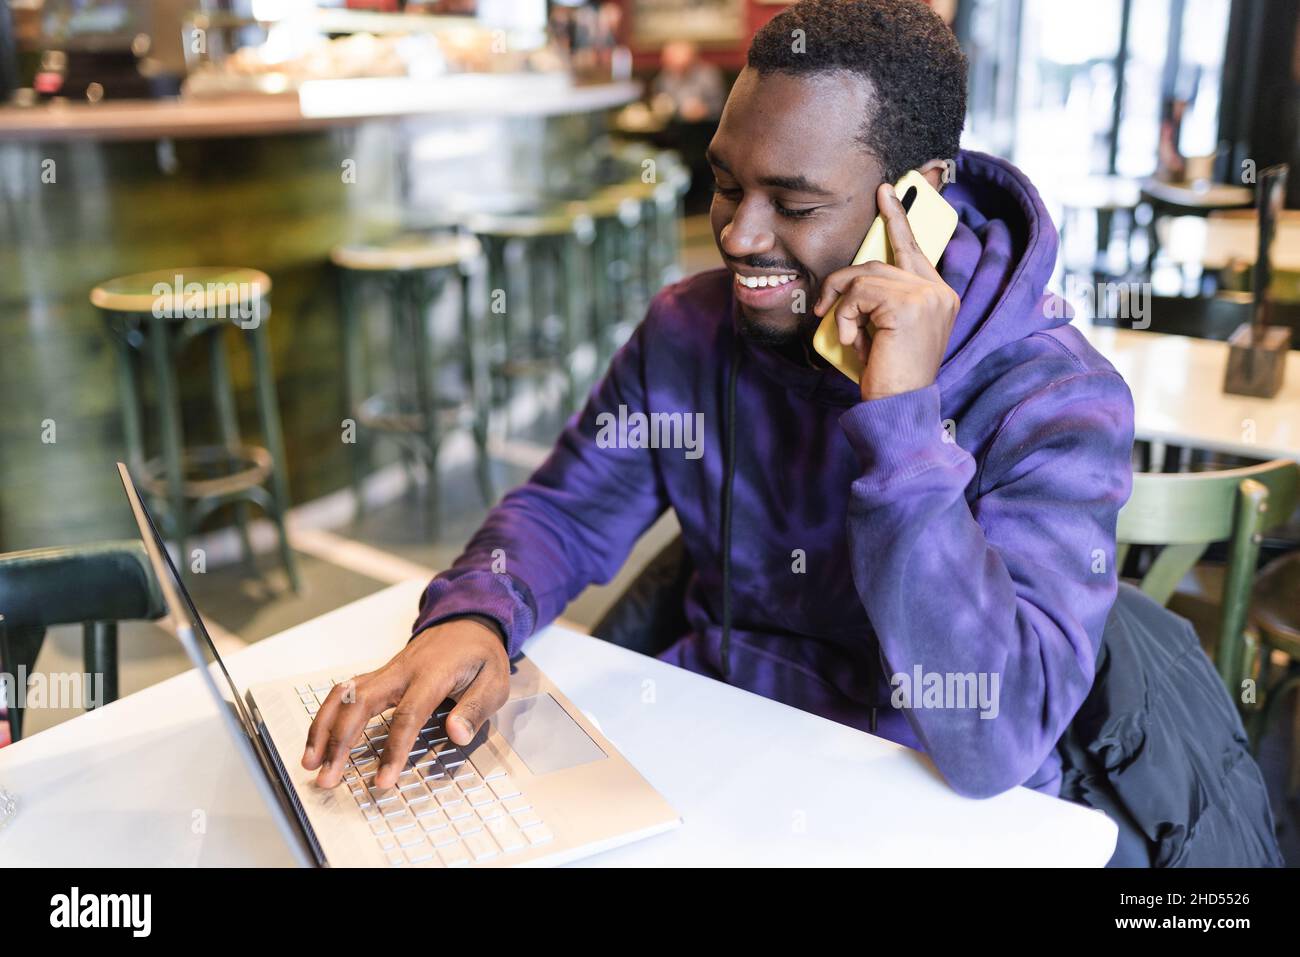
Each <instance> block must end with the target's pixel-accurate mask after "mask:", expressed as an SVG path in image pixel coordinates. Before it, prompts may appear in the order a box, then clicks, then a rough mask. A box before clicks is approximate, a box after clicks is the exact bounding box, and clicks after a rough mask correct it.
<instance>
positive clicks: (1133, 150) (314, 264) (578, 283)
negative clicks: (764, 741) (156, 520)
mask: <svg viewBox="0 0 1300 957" xmlns="http://www.w3.org/2000/svg"><path fill="white" fill-rule="evenodd" d="M933 5H934V6H935V7H936V8H937V9H938V10H939V12H940V13H941V14H942V15H943V16H944V17H945V18H946V19H947V20H948V21H949V22H950V23H951V24H952V26H953V29H954V31H955V32H956V34H957V36H958V38H959V39H960V41H961V43H962V45H963V47H964V48H965V50H966V52H967V54H968V57H969V61H970V85H969V113H968V119H967V126H966V131H965V136H964V145H965V147H966V148H968V149H979V150H984V151H987V152H991V153H995V154H998V155H1001V156H1006V157H1008V158H1010V159H1011V160H1013V161H1014V162H1015V163H1017V164H1019V165H1020V166H1021V167H1022V168H1023V169H1024V170H1025V171H1026V172H1027V173H1028V174H1029V176H1030V178H1031V179H1032V180H1033V182H1034V183H1035V184H1036V185H1037V186H1038V188H1039V190H1040V191H1041V192H1042V194H1043V197H1044V199H1045V200H1046V201H1047V203H1048V206H1049V208H1050V209H1051V211H1052V215H1053V217H1054V220H1055V223H1056V226H1057V227H1058V229H1059V230H1060V234H1061V255H1060V261H1059V265H1058V269H1057V274H1056V276H1055V278H1054V280H1053V286H1054V288H1055V289H1056V290H1057V291H1059V292H1061V293H1062V294H1064V295H1065V297H1066V298H1067V299H1068V300H1069V301H1070V302H1071V303H1072V304H1073V306H1074V308H1075V311H1076V320H1075V321H1076V322H1078V323H1079V324H1080V325H1081V326H1082V327H1083V328H1085V329H1086V330H1087V334H1088V335H1089V337H1090V338H1091V339H1092V341H1093V342H1094V343H1095V344H1096V345H1097V347H1098V348H1099V349H1100V350H1101V351H1102V353H1103V354H1105V355H1106V356H1107V357H1108V358H1109V359H1110V360H1111V361H1112V362H1113V363H1114V364H1115V366H1116V367H1117V368H1118V369H1119V370H1120V372H1121V373H1122V374H1123V375H1124V376H1125V378H1126V379H1127V380H1128V382H1129V385H1130V387H1131V389H1132V390H1133V394H1134V399H1135V404H1136V409H1137V432H1138V435H1137V438H1138V441H1137V443H1136V444H1135V448H1134V470H1135V474H1136V476H1137V477H1136V478H1135V490H1134V500H1133V502H1132V503H1131V504H1130V506H1129V508H1128V509H1127V510H1126V513H1125V516H1123V517H1122V519H1121V527H1120V538H1121V540H1122V542H1123V543H1124V546H1125V547H1124V548H1123V550H1122V555H1121V557H1122V560H1123V562H1124V564H1123V567H1122V572H1123V574H1124V575H1125V576H1126V577H1129V578H1132V579H1134V580H1139V581H1141V582H1142V583H1143V587H1144V588H1146V590H1148V591H1149V592H1150V593H1151V594H1153V595H1155V596H1157V597H1158V598H1159V599H1160V600H1161V601H1164V602H1166V603H1168V604H1169V605H1170V606H1171V607H1173V608H1175V610H1177V611H1179V612H1180V613H1181V614H1184V615H1186V616H1187V617H1188V618H1190V619H1191V620H1192V621H1193V623H1194V624H1195V626H1196V628H1197V631H1198V633H1199V635H1200V637H1201V639H1202V643H1203V645H1204V647H1205V650H1206V654H1208V655H1210V656H1211V657H1212V658H1213V659H1214V660H1215V662H1216V665H1217V666H1218V668H1219V671H1220V673H1221V674H1222V675H1223V677H1224V680H1225V682H1226V683H1227V684H1228V687H1229V689H1230V690H1231V691H1232V692H1233V695H1234V697H1235V698H1241V699H1243V700H1242V709H1243V716H1244V717H1245V719H1246V724H1247V727H1248V728H1249V729H1250V731H1251V733H1252V735H1253V737H1254V743H1255V746H1256V747H1257V748H1258V749H1259V752H1260V755H1261V762H1262V764H1263V766H1264V768H1265V772H1266V775H1267V776H1268V779H1269V783H1270V787H1271V788H1272V789H1273V798H1274V807H1275V809H1276V811H1277V813H1278V816H1279V820H1280V822H1281V824H1282V826H1283V829H1284V841H1285V842H1287V843H1285V844H1284V846H1285V848H1286V850H1287V853H1288V854H1289V856H1290V861H1291V863H1292V864H1293V865H1294V864H1300V839H1298V838H1297V826H1298V825H1300V803H1297V800H1298V797H1300V759H1297V757H1296V756H1295V748H1296V742H1297V741H1298V740H1300V735H1297V733H1296V727H1297V725H1296V722H1297V715H1296V707H1295V704H1294V700H1295V697H1296V694H1295V689H1296V686H1297V684H1300V666H1298V665H1297V661H1300V549H1298V546H1300V521H1297V520H1296V515H1295V507H1296V497H1297V488H1298V487H1300V481H1298V479H1297V463H1300V366H1298V365H1297V362H1296V360H1295V351H1294V350H1295V348H1297V347H1300V335H1296V327H1297V317H1298V316H1300V212H1297V211H1296V210H1297V207H1300V16H1298V14H1300V0H1088V2H1061V0H934V3H933ZM782 6H783V4H782V3H781V2H780V0H604V2H594V0H405V2H403V0H346V2H344V0H156V2H132V0H0V410H2V413H0V615H4V616H5V618H6V620H5V622H4V623H3V627H2V629H0V636H2V641H3V643H2V644H0V658H3V666H2V667H3V669H5V670H9V671H12V670H14V669H15V668H16V667H17V665H19V664H27V665H29V666H31V665H33V663H34V665H35V669H36V670H37V671H50V672H53V671H76V672H80V671H82V670H83V668H84V670H86V671H90V672H97V671H102V672H103V673H104V674H105V676H106V687H107V696H108V697H109V698H110V699H111V698H112V697H114V696H119V695H125V694H128V693H130V692H132V691H134V690H138V689H139V688H141V687H144V686H147V685H150V684H153V683H155V682H157V681H160V680H162V679H164V678H166V677H168V676H170V675H172V674H175V673H177V672H178V671H180V670H183V669H184V668H185V667H186V662H185V659H184V656H183V654H181V653H180V650H179V648H178V647H177V646H176V645H175V643H174V641H173V640H172V639H171V638H170V636H168V635H167V634H166V632H165V631H164V630H163V629H162V628H161V627H160V626H159V625H158V624H156V623H155V622H154V619H157V618H158V616H159V615H158V611H157V609H156V608H154V607H153V606H152V605H150V603H149V601H148V600H145V599H142V600H140V601H136V602H134V603H132V602H131V601H129V600H126V599H125V598H124V596H123V593H122V592H121V590H120V587H119V585H117V584H115V582H118V581H119V580H120V579H118V578H115V577H114V576H115V575H120V574H121V570H122V566H123V564H125V565H130V564H131V562H133V561H134V560H135V558H134V557H133V556H134V555H135V553H134V552H133V551H132V549H131V546H130V542H129V540H130V539H132V538H134V537H135V535H134V523H133V521H132V518H131V514H130V510H129V508H128V507H127V504H126V500H125V498H124V496H123V493H122V489H121V487H120V485H119V483H118V479H117V476H116V473H115V470H114V468H113V463H114V462H115V461H117V460H119V459H120V460H124V461H126V462H127V463H128V465H129V467H130V468H131V471H132V474H133V475H134V476H135V479H136V481H137V483H138V484H139V485H140V486H141V487H142V488H143V489H145V491H146V492H147V494H148V497H149V501H150V503H151V505H152V506H153V509H154V512H155V514H156V515H157V516H159V517H160V520H161V522H162V525H163V529H164V532H165V534H166V536H167V537H168V539H169V541H171V542H172V543H173V544H174V546H175V548H176V552H175V554H176V555H177V556H178V557H179V558H180V564H181V565H182V566H183V567H184V569H185V573H186V576H187V580H188V582H189V584H190V586H191V588H192V590H193V593H194V595H195V597H196V601H197V603H198V604H199V605H200V606H201V608H202V610H203V611H204V612H205V616H206V617H207V619H208V620H209V621H210V622H212V623H213V625H214V629H213V630H214V633H215V636H216V638H217V640H218V642H219V643H224V644H225V645H226V646H227V647H228V648H230V649H232V650H233V649H235V648H238V647H240V646H242V645H243V644H246V643H249V642H255V641H258V640H260V639H262V638H265V637H267V636H269V635H272V634H275V633H277V632H279V631H282V630H283V629H285V628H287V627H289V626H291V625H294V624H297V623H299V622H302V621H306V620H308V619H310V618H312V617H314V616H316V615H318V614H321V613H323V612H325V611H327V610H329V609H331V608H334V607H337V606H339V605H342V604H344V603H346V602H348V601H351V600H353V599H355V598H358V597H361V596H363V595H366V594H369V593H371V592H374V591H377V590H379V589H380V588H383V587H385V586H387V585H389V584H391V583H393V582H396V581H402V580H405V579H408V578H412V577H431V576H432V575H433V574H434V573H435V572H436V570H438V569H440V568H443V567H445V566H446V565H447V564H449V563H450V561H451V560H452V559H453V558H454V557H455V556H456V554H457V553H458V550H459V547H460V546H461V544H462V543H463V542H464V541H465V539H466V538H467V536H468V535H469V534H470V533H471V532H472V531H473V529H474V528H475V527H476V526H477V524H478V523H479V522H480V521H481V519H482V517H483V515H484V513H485V511H486V509H487V507H488V506H489V505H490V504H491V503H492V502H494V501H495V500H497V499H498V498H499V497H500V496H501V495H502V494H503V492H504V491H505V490H506V489H508V488H510V487H511V486H512V485H514V484H515V483H518V482H519V481H521V480H523V479H524V478H526V477H527V476H528V475H529V474H530V472H531V471H532V470H533V469H534V468H535V467H536V466H537V465H538V464H539V463H540V462H541V460H542V459H543V457H544V456H545V454H546V451H547V449H548V447H549V445H550V444H551V443H552V442H553V441H554V439H555V437H556V436H557V435H558V433H559V431H560V429H561V428H562V427H563V424H564V422H565V421H566V419H567V418H568V416H570V415H571V414H572V413H573V412H574V410H575V409H576V408H577V407H578V406H579V405H580V404H581V402H582V400H583V398H584V396H585V395H586V393H587V392H588V391H589V390H590V388H591V387H592V385H593V383H594V382H595V381H596V379H597V378H598V376H599V375H600V373H601V371H602V369H603V368H604V366H605V364H606V363H607V361H608V359H609V357H610V355H611V354H612V352H613V351H614V350H615V349H617V348H618V346H619V345H620V343H621V342H622V341H623V340H624V339H625V338H626V336H627V335H628V334H629V331H630V330H631V329H632V328H633V327H634V326H635V324H636V323H637V322H638V321H639V320H640V318H641V316H642V315H643V313H644V310H645V308H646V305H647V303H648V301H649V299H650V297H652V296H653V295H654V294H655V292H656V291H657V290H658V289H660V288H661V287H662V286H663V285H665V284H667V283H670V282H673V281H675V280H676V279H677V278H679V277H681V276H683V275H685V274H689V273H692V272H695V271H698V270H700V269H706V268H712V267H713V266H715V265H717V263H718V260H717V253H716V250H715V249H714V246H713V240H712V236H711V233H710V230H709V227H708V222H707V215H706V214H707V208H708V204H709V198H710V190H711V182H710V176H709V173H708V168H707V164H705V163H704V161H703V152H704V148H705V146H706V145H707V143H708V141H709V138H710V136H711V135H712V132H713V129H714V127H715V125H716V122H717V119H718V115H719V113H720V111H721V108H722V104H723V102H724V101H725V97H726V93H727V90H728V88H729V85H730V83H731V82H732V81H733V80H734V78H735V76H736V75H737V73H738V72H739V70H740V69H741V67H742V66H743V64H744V57H745V50H746V48H747V45H748V42H749V38H750V37H751V36H752V34H753V32H754V31H755V29H757V28H758V27H759V26H760V25H761V24H762V23H764V22H766V20H767V19H769V18H770V17H772V16H774V15H775V14H776V13H777V12H779V11H780V9H781V8H782ZM1288 171H1289V173H1290V175H1289V176H1288V175H1286V174H1287V172H1288ZM160 290H161V293H160ZM160 301H164V302H166V303H167V304H168V306H169V308H168V309H167V310H166V311H165V314H164V316H163V317H161V318H160V317H159V316H158V315H157V309H156V308H155V306H156V305H157V304H158V303H159V302H160ZM507 304H508V308H507ZM214 315H217V316H218V318H216V319H214V318H213V316H214ZM674 534H675V525H674V520H673V518H672V516H671V515H669V516H666V517H665V518H664V519H663V520H662V521H661V522H659V523H658V524H657V525H656V526H655V527H654V528H653V529H651V531H650V532H648V533H647V535H646V536H645V538H644V539H643V541H642V542H641V543H640V545H639V546H638V548H637V550H636V552H635V554H634V555H633V556H632V558H631V559H630V560H629V562H628V564H627V567H625V568H624V570H623V572H622V573H621V574H620V576H619V577H618V579H616V580H615V581H614V582H612V583H610V584H609V585H607V586H603V587H598V588H592V589H589V590H588V591H587V592H586V593H585V594H583V595H582V596H580V597H579V599H578V600H577V601H575V602H574V603H573V605H572V606H571V607H570V608H569V609H568V610H567V612H566V619H567V620H568V621H569V622H571V623H572V624H574V625H575V626H576V627H579V628H581V629H583V630H592V631H595V632H596V633H598V628H597V626H598V623H599V621H600V618H601V616H602V614H603V613H604V611H605V610H606V609H607V608H608V607H609V605H610V604H611V602H612V601H613V599H614V598H615V597H616V596H617V595H619V594H620V593H621V592H622V590H623V589H624V588H625V587H626V585H627V583H628V582H629V581H631V580H632V579H633V578H634V577H635V576H636V575H637V573H638V572H639V571H640V570H641V569H642V568H643V567H644V566H645V565H646V563H647V561H648V560H649V559H650V558H651V557H653V556H654V555H655V554H657V553H658V551H659V550H660V549H661V548H662V547H663V545H664V544H665V543H666V542H668V541H670V540H671V539H672V538H673V537H674ZM33 570H36V571H38V572H39V573H40V574H39V581H41V582H43V583H45V586H43V587H47V588H48V589H49V591H48V593H47V594H45V595H44V598H43V600H41V601H29V602H27V603H25V604H24V603H22V602H17V601H16V599H14V596H15V595H16V594H17V593H18V592H17V589H19V588H20V583H24V582H25V583H30V582H31V581H32V580H33V579H32V578H31V576H32V574H33ZM24 576H27V577H24ZM21 587H29V584H28V585H22V586H21ZM6 596H7V597H6ZM28 597H30V594H28ZM6 601H9V603H10V604H9V607H6V604H5V603H6ZM414 612H415V609H412V615H413V617H414ZM1247 686H1249V688H1250V689H1252V690H1251V692H1250V694H1245V693H1244V692H1242V690H1241V689H1243V688H1245V687H1247ZM70 714H71V712H68V711H61V710H59V709H51V708H46V709H40V710H37V709H28V711H27V713H25V714H19V713H18V711H17V709H15V708H9V710H8V713H7V715H6V717H7V719H8V720H7V721H0V743H3V742H4V741H6V740H8V739H9V738H12V737H16V736H17V735H19V734H22V735H31V734H38V733H40V731H41V730H43V729H44V728H47V727H49V726H51V725H52V724H55V723H57V722H59V721H62V720H65V719H66V718H67V717H69V716H70Z"/></svg>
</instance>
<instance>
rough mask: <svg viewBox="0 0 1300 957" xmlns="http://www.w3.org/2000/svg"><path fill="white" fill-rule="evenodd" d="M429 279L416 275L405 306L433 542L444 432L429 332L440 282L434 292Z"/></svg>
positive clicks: (438, 513) (438, 510)
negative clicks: (431, 307)
mask: <svg viewBox="0 0 1300 957" xmlns="http://www.w3.org/2000/svg"><path fill="white" fill-rule="evenodd" d="M425 281H426V279H425V277H423V276H418V275H413V276H410V277H409V278H408V281H407V282H406V283H405V286H406V294H405V296H404V297H403V298H404V299H405V303H404V305H405V306H406V309H407V310H408V312H407V315H408V316H409V320H408V326H409V328H410V335H411V339H410V344H411V351H412V353H413V354H414V357H415V407H416V409H418V410H419V418H420V430H421V435H420V438H421V439H422V449H421V451H422V452H423V453H424V457H425V463H426V470H425V476H424V483H425V484H424V500H425V528H426V529H427V531H428V533H429V536H430V537H431V538H436V537H437V535H438V531H439V528H440V523H441V508H440V504H441V503H440V501H439V499H440V492H441V488H440V486H439V482H438V448H439V446H440V445H441V444H442V430H441V428H440V424H439V422H438V396H437V388H438V385H437V382H436V377H435V373H436V369H437V360H436V358H435V356H434V354H433V344H432V337H431V335H430V332H429V305H430V303H431V302H432V301H433V300H434V299H435V298H436V297H437V288H438V286H440V285H441V283H440V282H435V284H434V286H433V288H428V287H426V286H424V282H425Z"/></svg>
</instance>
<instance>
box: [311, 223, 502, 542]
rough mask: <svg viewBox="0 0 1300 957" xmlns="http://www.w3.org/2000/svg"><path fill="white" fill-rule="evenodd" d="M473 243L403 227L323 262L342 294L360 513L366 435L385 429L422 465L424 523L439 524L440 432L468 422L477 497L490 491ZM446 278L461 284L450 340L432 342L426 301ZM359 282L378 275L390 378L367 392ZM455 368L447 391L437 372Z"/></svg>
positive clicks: (487, 499)
mask: <svg viewBox="0 0 1300 957" xmlns="http://www.w3.org/2000/svg"><path fill="white" fill-rule="evenodd" d="M481 259H482V249H481V247H480V246H479V243H478V241H477V240H475V239H474V237H472V236H467V235H462V234H456V233H449V234H442V235H427V234H421V233H408V234H403V235H399V236H396V237H394V238H392V239H389V240H387V241H384V242H379V243H364V244H350V245H342V246H337V247H335V248H334V249H333V250H332V251H331V253H330V260H331V261H332V262H333V263H334V265H335V266H336V267H337V268H338V275H339V280H340V295H341V297H342V303H343V308H342V319H343V353H344V379H345V389H344V393H345V401H346V402H347V413H346V414H347V416H348V417H349V418H353V419H354V420H355V421H356V424H357V426H358V428H357V432H356V441H355V442H354V443H353V446H354V450H353V456H352V461H353V470H352V489H353V494H354V495H355V497H356V503H357V506H356V515H357V517H358V518H359V517H360V516H361V515H362V514H364V507H365V496H364V494H363V491H362V482H363V480H364V478H365V474H366V471H367V470H368V468H369V465H370V458H371V453H372V451H373V446H372V439H371V436H372V434H379V435H390V436H392V437H393V438H394V439H395V440H396V441H397V442H398V443H399V444H400V445H401V447H402V454H403V457H404V459H406V461H407V464H408V467H409V463H410V460H411V459H412V458H419V459H421V460H422V461H423V462H424V464H425V466H426V480H425V500H426V505H427V509H426V515H425V519H426V523H427V528H428V529H429V530H430V532H435V531H436V530H437V528H438V516H439V484H438V467H437V463H438V451H439V448H440V447H441V445H442V440H443V439H444V438H445V436H446V434H447V433H448V432H450V431H453V430H454V429H457V428H466V427H468V428H469V429H470V431H471V432H472V434H473V436H474V444H475V446H476V448H477V461H476V471H477V477H478V484H479V491H480V493H481V494H482V496H483V501H484V503H485V504H487V505H491V504H492V502H493V501H494V499H495V492H494V490H493V487H492V474H491V461H490V459H489V457H488V450H487V439H488V416H489V411H490V408H491V401H490V396H489V394H488V390H489V383H488V376H487V368H486V362H487V352H486V349H485V346H484V343H483V332H482V324H481V322H479V321H478V320H477V318H476V316H475V307H474V303H473V281H472V280H473V277H474V274H475V272H476V267H477V265H478V264H479V262H480V261H481ZM452 277H455V278H456V279H457V280H458V283H459V286H460V329H459V340H458V341H457V342H456V344H455V345H454V346H452V347H451V348H447V349H442V348H438V347H436V344H435V343H436V337H435V336H434V334H433V332H432V330H431V328H430V321H429V320H430V315H429V314H430V309H431V307H432V306H433V304H434V303H435V302H436V301H437V300H438V299H439V297H440V296H441V295H442V293H443V291H444V290H445V288H446V285H447V282H448V280H450V279H451V278H452ZM367 283H378V284H379V285H380V286H381V287H382V289H383V291H384V294H385V295H386V296H387V297H388V304H389V310H388V314H389V317H390V324H389V326H388V339H389V346H390V353H391V358H390V366H389V369H388V370H387V371H388V377H389V378H388V381H389V382H390V383H391V386H390V387H389V388H388V389H386V390H384V391H381V392H375V393H372V392H371V385H370V381H369V378H370V377H369V375H368V371H369V370H368V365H369V363H368V360H367V355H368V342H367V337H366V335H365V329H364V322H363V314H362V311H361V309H360V308H358V307H359V297H360V295H361V293H362V291H363V290H364V287H365V285H366V284H367ZM451 367H457V368H458V369H459V371H460V374H461V376H462V377H463V382H462V387H461V388H458V389H455V390H450V389H446V388H444V387H443V383H442V382H440V381H439V377H440V373H443V372H445V371H446V370H448V369H449V368H451Z"/></svg>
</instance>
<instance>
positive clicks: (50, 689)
mask: <svg viewBox="0 0 1300 957" xmlns="http://www.w3.org/2000/svg"><path fill="white" fill-rule="evenodd" d="M0 704H3V705H5V706H7V707H10V708H12V707H14V705H15V704H16V705H17V706H18V707H19V708H24V709H27V708H60V709H69V710H77V711H85V710H88V709H91V708H98V707H101V706H103V705H104V704H105V701H104V675H103V674H102V673H96V674H93V675H92V674H90V673H89V672H77V671H54V672H50V673H49V674H46V673H45V672H41V671H37V672H34V673H32V674H30V675H29V674H28V673H27V666H26V665H19V666H18V674H17V675H14V674H12V673H11V672H8V671H0Z"/></svg>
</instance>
